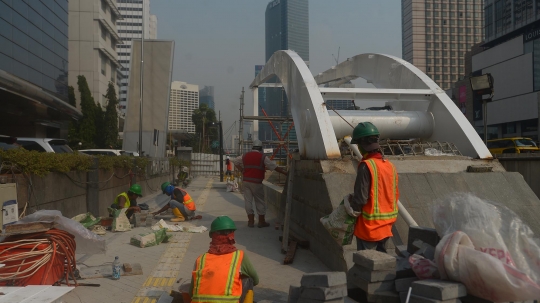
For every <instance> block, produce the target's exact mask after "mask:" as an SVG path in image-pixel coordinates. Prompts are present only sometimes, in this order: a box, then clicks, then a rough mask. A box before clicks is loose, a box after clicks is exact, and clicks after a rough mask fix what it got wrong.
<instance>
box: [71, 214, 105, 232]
mask: <svg viewBox="0 0 540 303" xmlns="http://www.w3.org/2000/svg"><path fill="white" fill-rule="evenodd" d="M71 220H73V221H77V222H79V223H81V224H82V226H84V227H86V228H90V227H92V226H94V225H96V224H98V223H99V222H101V217H98V218H96V217H94V216H93V215H92V213H86V214H80V215H76V216H75V217H73V218H71Z"/></svg>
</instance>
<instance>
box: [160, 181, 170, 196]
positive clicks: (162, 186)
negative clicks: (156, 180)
mask: <svg viewBox="0 0 540 303" xmlns="http://www.w3.org/2000/svg"><path fill="white" fill-rule="evenodd" d="M169 185H171V182H163V184H161V191H162V192H163V193H165V188H167V186H169Z"/></svg>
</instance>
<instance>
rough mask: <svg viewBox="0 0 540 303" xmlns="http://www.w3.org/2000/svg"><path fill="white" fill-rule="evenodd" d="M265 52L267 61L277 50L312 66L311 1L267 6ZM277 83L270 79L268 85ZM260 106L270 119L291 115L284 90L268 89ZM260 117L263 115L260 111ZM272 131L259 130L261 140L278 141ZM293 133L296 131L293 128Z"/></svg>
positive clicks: (282, 1)
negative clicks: (291, 52)
mask: <svg viewBox="0 0 540 303" xmlns="http://www.w3.org/2000/svg"><path fill="white" fill-rule="evenodd" d="M265 50H266V52H265V58H266V61H268V60H269V59H270V58H271V57H272V55H273V54H274V52H276V51H278V50H293V51H295V52H296V53H298V55H299V56H300V57H301V58H302V59H303V60H304V61H305V62H306V63H307V64H309V3H308V0H273V1H270V2H269V3H268V5H267V6H266V13H265ZM277 81H278V80H277V79H271V80H270V81H268V82H277ZM259 91H260V89H259ZM259 104H260V105H261V107H263V108H264V109H265V111H266V113H267V114H268V115H269V116H288V115H289V114H290V109H289V102H288V99H287V96H286V94H285V93H284V92H283V90H282V89H281V88H266V89H265V98H264V106H263V105H262V103H261V98H260V97H259ZM259 115H260V116H261V115H263V114H262V111H261V110H259ZM265 123H266V122H265ZM263 125H264V124H263ZM277 128H278V129H280V127H277ZM269 129H270V128H264V127H263V128H260V129H259V134H258V135H259V138H260V139H262V140H265V137H266V138H267V139H266V140H270V139H273V138H275V134H273V132H270V133H269ZM292 131H293V132H294V128H293V130H292ZM267 136H269V137H270V138H268V137H267Z"/></svg>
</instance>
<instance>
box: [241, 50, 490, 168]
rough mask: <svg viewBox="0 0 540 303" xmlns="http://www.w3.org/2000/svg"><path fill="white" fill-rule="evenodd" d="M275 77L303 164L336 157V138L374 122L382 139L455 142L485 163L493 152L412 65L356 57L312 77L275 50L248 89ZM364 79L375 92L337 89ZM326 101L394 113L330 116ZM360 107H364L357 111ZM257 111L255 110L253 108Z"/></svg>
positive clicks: (289, 54) (295, 59)
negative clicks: (377, 104)
mask: <svg viewBox="0 0 540 303" xmlns="http://www.w3.org/2000/svg"><path fill="white" fill-rule="evenodd" d="M273 77H277V78H278V79H279V81H281V85H282V86H283V88H284V90H285V93H286V94H287V98H288V100H289V106H290V108H291V113H292V117H293V120H294V125H295V127H296V135H297V140H298V146H299V149H300V154H301V156H302V157H304V158H306V159H332V158H339V157H340V156H341V155H340V151H339V147H338V143H337V140H336V139H339V138H343V137H344V136H345V135H350V134H351V133H352V128H351V125H353V126H355V125H356V124H358V123H359V122H368V121H369V122H372V123H374V124H375V125H376V126H377V128H379V131H380V133H381V138H383V139H412V138H418V139H422V140H424V141H440V142H451V143H454V144H455V145H456V146H457V147H458V149H459V150H460V151H461V153H462V154H463V155H465V156H469V157H472V158H481V159H489V158H492V155H491V153H490V152H489V150H488V149H487V147H486V145H485V144H484V142H483V141H482V139H481V138H480V137H479V136H478V134H477V132H476V131H475V130H474V128H473V127H472V125H471V124H470V123H469V121H468V120H467V119H466V118H465V116H464V115H463V113H462V112H461V111H460V110H459V108H458V107H457V106H456V105H455V104H454V102H453V101H452V100H451V99H450V98H449V97H448V95H447V94H446V93H445V92H444V91H443V90H442V89H441V88H440V87H439V86H438V85H437V84H436V83H435V82H433V81H432V80H431V79H430V78H429V77H428V76H427V75H426V74H424V73H423V72H422V71H420V70H419V69H418V68H416V67H415V66H414V65H412V64H410V63H408V62H406V61H404V60H402V59H400V58H397V57H393V56H389V55H383V54H360V55H357V56H354V57H352V58H349V59H347V61H344V62H342V63H340V64H338V65H337V66H334V67H332V68H331V69H329V70H327V71H325V72H323V73H320V74H319V75H317V76H315V77H314V76H313V75H312V74H311V71H310V70H309V68H308V67H307V65H306V63H305V62H304V61H303V60H302V58H301V57H300V56H299V55H298V54H296V53H295V52H294V51H291V50H284V51H277V52H275V53H274V55H273V56H272V57H271V58H270V60H268V62H267V63H266V65H265V66H264V68H263V69H262V70H261V71H260V73H259V74H258V75H257V77H255V79H254V80H253V82H252V83H251V85H250V87H251V88H252V90H253V91H254V98H255V102H258V101H257V96H258V88H259V87H260V86H262V87H264V86H265V82H266V81H268V80H269V79H271V78H273ZM357 78H363V79H364V80H366V81H367V83H370V84H372V85H373V88H340V87H338V86H339V85H340V84H342V83H345V82H347V81H350V80H354V79H357ZM326 100H355V103H356V104H357V105H360V106H361V105H362V102H365V101H385V102H386V105H388V106H390V107H391V108H392V110H384V111H373V110H354V111H337V113H339V115H338V114H337V113H335V112H333V111H328V110H327V109H326V104H325V102H326ZM361 107H362V106H361ZM255 108H257V105H255Z"/></svg>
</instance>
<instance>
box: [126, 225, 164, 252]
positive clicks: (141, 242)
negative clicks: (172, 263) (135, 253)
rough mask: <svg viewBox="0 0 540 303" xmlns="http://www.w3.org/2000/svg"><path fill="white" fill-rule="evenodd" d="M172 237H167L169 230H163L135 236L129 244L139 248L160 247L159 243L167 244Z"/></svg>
mask: <svg viewBox="0 0 540 303" xmlns="http://www.w3.org/2000/svg"><path fill="white" fill-rule="evenodd" d="M170 237H172V236H169V235H167V229H166V228H162V229H159V230H156V231H153V232H147V233H142V234H138V235H135V236H133V237H131V239H130V241H129V243H131V244H132V245H135V246H137V247H141V248H143V247H150V246H155V245H159V243H162V242H164V243H166V242H167V241H168V240H169V238H170Z"/></svg>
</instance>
